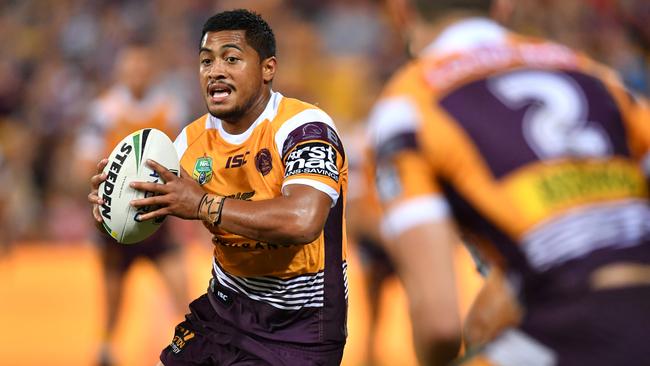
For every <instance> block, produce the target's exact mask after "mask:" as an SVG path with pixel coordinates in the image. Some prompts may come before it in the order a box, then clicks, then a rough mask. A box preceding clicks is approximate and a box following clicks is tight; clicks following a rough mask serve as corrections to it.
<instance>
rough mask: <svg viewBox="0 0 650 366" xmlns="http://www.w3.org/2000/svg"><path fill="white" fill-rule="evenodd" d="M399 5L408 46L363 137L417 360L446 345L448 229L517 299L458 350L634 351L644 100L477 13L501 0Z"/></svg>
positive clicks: (552, 358) (644, 270)
mask: <svg viewBox="0 0 650 366" xmlns="http://www.w3.org/2000/svg"><path fill="white" fill-rule="evenodd" d="M401 5H403V6H405V7H402V8H401V9H402V10H404V14H405V15H406V17H407V18H408V19H409V22H408V23H406V24H407V25H408V27H407V34H408V36H409V37H408V38H409V40H410V42H411V47H412V48H413V50H416V51H417V58H416V60H414V61H413V62H411V63H409V64H408V65H406V66H405V67H403V68H402V70H400V71H399V72H398V73H397V74H396V75H395V76H394V78H393V79H392V80H391V81H390V83H389V84H388V85H387V87H386V90H385V92H384V94H383V97H382V98H381V100H380V101H379V102H378V103H377V105H376V106H375V109H374V111H373V117H372V122H371V124H372V125H371V138H372V140H373V142H372V143H373V145H374V158H375V159H376V166H377V169H376V179H377V185H378V191H379V193H380V196H381V199H382V201H383V203H384V206H385V208H386V215H385V218H384V229H385V230H386V232H387V233H388V234H389V236H390V237H392V238H393V239H392V240H393V241H392V244H393V246H394V247H393V250H392V254H393V258H394V259H395V261H396V266H397V268H398V271H399V273H400V276H401V277H402V280H403V282H404V286H405V289H406V291H407V294H408V296H409V300H410V304H411V312H412V317H413V326H414V335H415V339H416V342H417V346H418V347H417V348H418V351H419V356H420V358H421V359H422V361H423V363H426V364H429V363H432V364H444V363H446V362H449V361H450V360H451V359H452V358H454V356H455V355H456V352H457V346H458V341H459V338H460V330H459V329H460V324H459V317H458V313H457V310H456V309H457V307H456V304H455V299H456V297H455V290H454V278H453V272H452V260H451V251H452V246H453V244H454V243H455V242H456V241H457V240H458V239H457V238H458V233H459V232H461V233H462V234H463V235H465V237H466V238H467V239H469V241H470V242H472V243H475V244H476V245H477V247H478V248H479V250H480V252H481V256H482V257H484V258H487V260H488V261H489V262H490V264H491V265H492V267H493V268H494V269H496V270H500V271H503V273H504V274H505V278H507V281H508V286H507V287H506V288H501V289H497V290H496V291H495V293H497V294H501V295H500V296H506V297H504V298H507V295H505V294H507V293H508V292H509V291H511V292H512V293H513V294H514V297H515V298H516V299H517V301H518V303H519V305H518V306H520V309H521V311H522V317H521V319H520V321H518V320H517V317H516V316H515V317H513V318H512V319H510V320H507V321H505V322H504V324H508V323H513V322H516V323H518V325H516V326H512V327H508V328H506V329H498V330H496V331H494V333H498V335H496V338H494V339H492V340H491V341H490V342H488V343H487V344H485V346H484V347H482V348H481V349H480V350H478V352H477V353H476V354H475V355H474V356H473V357H471V355H470V356H468V357H467V359H466V360H465V362H466V364H468V365H533V366H536V365H646V364H650V351H649V350H648V347H646V346H645V345H644V340H645V339H648V337H650V310H649V308H648V304H649V303H650V206H649V205H648V186H647V178H646V175H645V174H647V173H648V172H649V171H650V169H648V167H649V166H650V164H648V161H650V154H649V153H650V119H649V116H648V111H647V109H646V108H645V107H644V104H643V103H642V102H641V101H640V100H638V99H636V98H635V97H634V96H632V95H630V94H629V93H628V92H627V91H626V90H625V88H624V87H623V86H622V85H621V82H620V81H619V79H618V78H617V77H616V75H614V73H613V72H612V71H611V70H610V69H608V68H606V67H604V66H602V65H599V64H597V63H596V62H594V61H592V60H590V59H589V58H587V57H585V56H584V55H582V54H580V53H577V52H574V51H572V50H571V49H568V48H566V47H564V46H562V45H559V44H556V43H553V42H550V41H547V40H543V39H531V38H526V37H523V36H520V35H517V34H513V33H510V32H508V31H507V30H506V29H504V28H503V27H501V26H500V25H498V24H497V23H496V22H494V21H492V20H490V19H488V17H487V15H488V14H489V12H490V10H492V11H496V13H500V11H501V10H503V9H505V8H504V6H506V5H507V2H505V1H498V2H496V1H495V3H494V4H492V2H491V1H488V0H465V1H444V0H439V1H425V0H410V1H406V2H405V1H402V2H401ZM644 173H645V174H644ZM495 283H497V284H498V283H499V281H498V280H497V281H496V282H495ZM489 291H490V290H488V292H489ZM504 298H501V297H499V298H498V300H499V301H501V300H503V299H504ZM483 300H484V301H487V302H490V301H491V300H493V299H491V298H490V296H487V297H484V298H483ZM506 303H507V301H506ZM490 306H492V305H488V308H489V307H490ZM518 306H512V304H509V305H507V306H506V308H510V310H511V312H513V313H516V312H517V311H518V310H517V308H518ZM497 307H499V305H497ZM497 314H499V312H497ZM506 318H507V317H506ZM513 319H514V320H513ZM494 321H495V322H496V321H498V320H496V319H495V320H494ZM499 330H502V331H500V332H499ZM488 338H489V337H488Z"/></svg>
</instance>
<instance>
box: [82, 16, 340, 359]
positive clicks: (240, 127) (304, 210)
mask: <svg viewBox="0 0 650 366" xmlns="http://www.w3.org/2000/svg"><path fill="white" fill-rule="evenodd" d="M198 61H199V78H200V81H201V88H202V91H203V94H204V96H205V101H206V104H207V108H208V111H209V113H208V114H206V115H205V116H203V117H201V118H199V119H198V120H196V121H194V122H193V123H191V124H190V125H188V126H187V127H186V128H185V129H183V131H182V132H181V134H180V135H179V136H178V138H177V139H176V142H175V145H176V148H177V150H178V153H179V156H180V158H181V167H182V168H183V169H182V170H183V174H182V176H181V177H180V178H179V177H176V176H174V175H173V174H172V173H170V172H169V171H168V170H166V169H164V168H163V167H161V166H160V165H158V164H156V163H155V162H151V163H150V165H151V166H152V168H154V169H155V170H156V171H158V172H159V173H160V174H161V176H162V177H163V178H164V179H165V181H166V182H167V183H166V184H149V183H136V184H133V187H134V188H136V189H140V190H145V191H151V192H157V193H160V194H161V195H160V196H156V197H153V198H146V199H142V200H136V201H133V205H134V206H136V207H140V206H150V205H160V206H161V208H160V209H158V210H156V211H153V212H150V213H148V214H145V215H142V216H141V219H142V220H149V219H152V218H155V217H160V216H162V215H174V216H178V217H181V218H183V219H188V220H202V222H203V223H204V225H205V227H206V228H207V229H208V230H209V231H210V232H211V233H212V234H213V235H214V237H213V240H212V241H213V244H214V258H213V266H212V274H213V278H212V279H211V281H210V285H209V288H208V290H207V293H206V294H204V295H203V296H201V297H199V298H198V299H196V300H195V301H193V302H192V303H191V304H190V311H191V312H190V314H188V315H187V316H186V320H185V321H184V322H182V323H180V324H179V325H178V326H177V327H176V332H175V335H174V338H173V340H172V342H171V344H170V345H169V346H168V347H167V348H165V349H164V350H163V352H162V353H161V355H160V359H161V361H162V362H161V364H164V365H166V366H173V365H198V364H201V365H244V364H246V365H268V364H270V365H310V364H314V365H316V364H317V365H338V364H339V363H340V362H341V358H342V356H343V347H344V345H345V339H346V336H347V330H346V314H347V294H348V289H347V274H346V273H347V263H346V238H345V235H344V233H345V221H344V203H345V195H346V189H347V188H346V186H347V162H346V158H345V152H344V151H343V147H342V145H341V142H340V140H339V137H338V133H337V132H336V127H335V126H334V123H333V121H332V119H331V118H330V117H329V116H328V115H327V114H326V113H325V112H323V111H322V110H320V109H318V108H316V107H314V106H313V105H310V104H307V103H304V102H301V101H299V100H296V99H291V98H287V97H284V96H282V94H280V93H277V92H274V91H272V90H271V83H272V81H273V78H274V76H275V72H276V63H277V61H276V57H275V37H274V35H273V31H272V30H271V28H270V27H269V26H268V24H267V23H266V22H265V21H264V20H263V19H262V18H261V17H260V16H259V15H257V14H254V13H251V12H248V11H246V10H234V11H228V12H223V13H219V14H217V15H215V16H213V17H211V18H210V19H208V20H207V22H206V23H205V25H204V27H203V32H202V37H201V43H200V49H199V59H198ZM105 163H106V160H103V161H102V163H100V165H99V166H100V168H101V167H103V165H104V164H105ZM189 174H191V175H189ZM104 179H105V176H103V175H100V174H98V175H96V176H94V177H93V178H92V179H91V182H92V192H91V194H90V195H89V199H90V201H91V202H92V203H93V204H94V205H95V206H94V208H95V211H94V212H95V217H96V218H98V217H99V216H98V215H97V204H101V200H99V198H98V197H97V196H96V194H97V187H98V185H99V182H101V181H103V180H104Z"/></svg>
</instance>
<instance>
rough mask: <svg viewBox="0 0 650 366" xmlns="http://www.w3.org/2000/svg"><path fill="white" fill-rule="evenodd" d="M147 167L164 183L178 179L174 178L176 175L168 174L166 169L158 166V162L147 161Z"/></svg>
mask: <svg viewBox="0 0 650 366" xmlns="http://www.w3.org/2000/svg"><path fill="white" fill-rule="evenodd" d="M147 165H148V166H149V167H150V168H151V169H153V170H155V171H156V173H158V174H159V175H160V176H161V177H162V179H164V180H165V182H171V181H172V180H173V179H176V178H178V176H176V174H174V173H172V172H170V171H169V169H167V168H165V167H164V166H162V165H160V164H158V162H156V161H155V160H153V159H147Z"/></svg>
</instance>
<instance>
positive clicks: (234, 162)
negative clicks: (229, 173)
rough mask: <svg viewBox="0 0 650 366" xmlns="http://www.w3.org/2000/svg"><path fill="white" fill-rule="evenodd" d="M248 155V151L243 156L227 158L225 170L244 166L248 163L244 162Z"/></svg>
mask: <svg viewBox="0 0 650 366" xmlns="http://www.w3.org/2000/svg"><path fill="white" fill-rule="evenodd" d="M249 154H250V151H246V152H245V153H244V154H237V155H233V156H229V157H228V160H227V161H226V169H230V168H239V167H240V166H244V164H246V163H247V162H248V161H247V160H246V157H247V156H248V155H249Z"/></svg>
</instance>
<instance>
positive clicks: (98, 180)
mask: <svg viewBox="0 0 650 366" xmlns="http://www.w3.org/2000/svg"><path fill="white" fill-rule="evenodd" d="M107 177H108V175H107V174H106V173H101V174H97V175H93V176H92V177H90V186H91V187H92V189H93V190H96V189H99V185H100V184H102V182H103V181H105V180H106V178H107Z"/></svg>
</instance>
